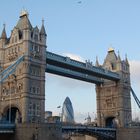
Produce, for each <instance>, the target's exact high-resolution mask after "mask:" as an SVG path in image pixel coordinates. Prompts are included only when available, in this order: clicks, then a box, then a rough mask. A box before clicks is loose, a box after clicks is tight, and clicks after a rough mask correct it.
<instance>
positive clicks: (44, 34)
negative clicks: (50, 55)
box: [40, 20, 47, 45]
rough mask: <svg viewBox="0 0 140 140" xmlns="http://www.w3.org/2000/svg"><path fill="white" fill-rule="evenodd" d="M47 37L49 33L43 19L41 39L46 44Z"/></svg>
mask: <svg viewBox="0 0 140 140" xmlns="http://www.w3.org/2000/svg"><path fill="white" fill-rule="evenodd" d="M46 37H47V34H46V31H45V27H44V20H42V26H41V29H40V40H41V42H42V43H43V44H44V45H45V44H46Z"/></svg>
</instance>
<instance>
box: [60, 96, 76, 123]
mask: <svg viewBox="0 0 140 140" xmlns="http://www.w3.org/2000/svg"><path fill="white" fill-rule="evenodd" d="M62 122H70V123H73V122H74V111H73V107H72V103H71V100H70V98H69V97H66V99H65V101H64V103H63V108H62Z"/></svg>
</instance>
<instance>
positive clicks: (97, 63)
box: [95, 56, 100, 67]
mask: <svg viewBox="0 0 140 140" xmlns="http://www.w3.org/2000/svg"><path fill="white" fill-rule="evenodd" d="M95 66H96V67H99V66H100V64H99V61H98V57H97V56H96V63H95Z"/></svg>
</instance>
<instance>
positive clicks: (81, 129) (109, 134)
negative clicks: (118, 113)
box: [62, 125, 116, 140]
mask: <svg viewBox="0 0 140 140" xmlns="http://www.w3.org/2000/svg"><path fill="white" fill-rule="evenodd" d="M62 132H63V133H66V134H71V135H72V134H76V133H80V134H84V135H89V136H95V137H97V138H99V139H100V138H101V139H104V140H115V139H116V129H115V128H101V127H93V126H88V125H62Z"/></svg>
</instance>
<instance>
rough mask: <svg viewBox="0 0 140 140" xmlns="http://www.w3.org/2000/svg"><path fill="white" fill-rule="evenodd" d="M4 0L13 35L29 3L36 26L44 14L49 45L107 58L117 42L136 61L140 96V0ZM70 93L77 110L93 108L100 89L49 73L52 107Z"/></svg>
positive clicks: (1, 19)
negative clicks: (22, 12) (96, 90)
mask: <svg viewBox="0 0 140 140" xmlns="http://www.w3.org/2000/svg"><path fill="white" fill-rule="evenodd" d="M81 1H82V3H81V4H78V0H12V1H9V0H1V4H0V31H1V30H2V28H3V23H6V30H7V33H8V36H10V32H11V30H12V29H13V27H14V26H15V25H16V23H17V21H18V18H19V14H20V11H21V10H22V9H23V8H25V9H27V11H28V12H29V18H30V21H31V23H32V25H33V26H36V25H37V26H39V27H40V26H41V20H42V18H44V20H45V27H46V31H47V35H48V37H47V46H48V48H47V49H48V50H49V51H52V52H55V53H58V54H67V53H69V54H75V55H79V56H81V57H82V59H90V60H92V61H93V62H95V58H96V56H98V57H99V61H100V62H101V63H102V62H103V60H104V58H105V56H106V54H107V50H108V48H109V47H110V44H112V46H113V48H114V49H115V50H116V52H117V51H118V50H119V51H120V55H121V57H122V58H125V54H127V56H128V59H129V60H130V62H131V67H132V74H133V75H132V86H133V87H134V90H135V91H136V92H137V94H138V96H139V97H140V74H139V68H140V1H139V0H81ZM66 96H69V97H70V99H71V100H72V103H73V106H74V110H75V112H79V113H81V114H87V113H88V112H90V114H93V112H95V108H96V106H95V105H96V95H95V88H94V85H93V84H88V83H85V82H80V81H77V80H70V79H68V78H63V77H59V76H53V75H50V74H46V110H53V111H54V112H60V110H58V109H57V106H58V105H62V103H63V101H64V99H65V98H66ZM81 119H83V120H84V118H81Z"/></svg>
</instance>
